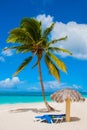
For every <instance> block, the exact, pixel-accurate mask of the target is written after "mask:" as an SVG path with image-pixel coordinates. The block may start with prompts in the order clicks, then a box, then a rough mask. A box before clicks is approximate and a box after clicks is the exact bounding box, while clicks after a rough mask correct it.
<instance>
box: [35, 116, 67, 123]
mask: <svg viewBox="0 0 87 130" xmlns="http://www.w3.org/2000/svg"><path fill="white" fill-rule="evenodd" d="M65 116H66V115H65V114H59V115H54V114H45V115H42V116H36V117H35V121H40V122H42V121H46V122H47V123H54V122H56V123H58V122H62V121H64V120H65Z"/></svg>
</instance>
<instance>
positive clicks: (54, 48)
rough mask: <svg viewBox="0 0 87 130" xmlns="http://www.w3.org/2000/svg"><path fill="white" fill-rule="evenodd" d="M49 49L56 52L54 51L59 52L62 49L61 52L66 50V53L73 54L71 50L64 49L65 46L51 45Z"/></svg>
mask: <svg viewBox="0 0 87 130" xmlns="http://www.w3.org/2000/svg"><path fill="white" fill-rule="evenodd" d="M48 50H49V51H52V52H54V51H56V52H59V51H60V52H64V53H68V54H69V55H72V53H71V52H70V51H68V50H66V49H63V48H58V47H49V48H48Z"/></svg>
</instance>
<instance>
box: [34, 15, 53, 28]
mask: <svg viewBox="0 0 87 130" xmlns="http://www.w3.org/2000/svg"><path fill="white" fill-rule="evenodd" d="M36 19H37V20H38V21H42V26H43V28H46V27H49V26H50V25H51V24H52V23H53V17H52V16H50V15H48V16H46V15H45V14H43V15H38V16H37V17H36Z"/></svg>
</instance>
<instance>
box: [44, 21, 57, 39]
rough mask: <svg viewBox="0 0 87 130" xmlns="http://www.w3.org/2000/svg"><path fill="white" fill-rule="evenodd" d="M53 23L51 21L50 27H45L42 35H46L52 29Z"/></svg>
mask: <svg viewBox="0 0 87 130" xmlns="http://www.w3.org/2000/svg"><path fill="white" fill-rule="evenodd" d="M54 25H55V24H54V23H52V24H51V26H50V27H48V28H46V29H45V30H44V33H43V37H47V36H48V35H49V33H50V32H51V31H52V29H53V27H54Z"/></svg>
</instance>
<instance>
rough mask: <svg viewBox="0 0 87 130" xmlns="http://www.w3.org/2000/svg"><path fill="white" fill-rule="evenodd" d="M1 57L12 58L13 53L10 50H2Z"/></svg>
mask: <svg viewBox="0 0 87 130" xmlns="http://www.w3.org/2000/svg"><path fill="white" fill-rule="evenodd" d="M6 48H7V47H5V48H4V49H6ZM2 55H5V56H12V55H13V51H12V50H10V49H9V50H4V51H2Z"/></svg>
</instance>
